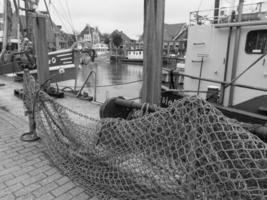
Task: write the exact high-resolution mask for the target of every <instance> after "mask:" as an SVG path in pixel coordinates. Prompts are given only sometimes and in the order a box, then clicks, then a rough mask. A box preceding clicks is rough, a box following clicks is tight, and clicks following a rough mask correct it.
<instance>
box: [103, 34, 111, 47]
mask: <svg viewBox="0 0 267 200" xmlns="http://www.w3.org/2000/svg"><path fill="white" fill-rule="evenodd" d="M102 41H103V42H104V43H105V44H107V45H109V43H110V35H109V34H108V33H103V35H102Z"/></svg>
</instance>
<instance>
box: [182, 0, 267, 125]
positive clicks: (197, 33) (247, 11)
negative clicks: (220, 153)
mask: <svg viewBox="0 0 267 200" xmlns="http://www.w3.org/2000/svg"><path fill="white" fill-rule="evenodd" d="M216 2H217V4H215V5H217V6H218V2H219V0H217V1H216ZM190 17H191V18H190V26H189V27H188V43H187V53H186V60H185V72H184V73H183V75H184V91H185V93H184V94H186V95H196V94H197V95H199V96H201V97H203V98H204V99H207V100H210V101H212V102H214V103H216V104H218V105H220V106H222V107H224V108H233V109H232V110H231V111H230V112H232V111H233V110H234V109H237V110H238V111H237V113H239V114H240V112H247V113H246V114H248V115H250V114H249V113H253V115H254V114H256V115H257V117H258V119H263V118H266V116H267V87H266V86H267V62H266V59H267V57H266V56H265V55H266V52H267V51H266V50H267V2H259V3H256V4H248V5H247V4H243V3H241V4H240V5H235V6H234V7H229V8H226V7H219V6H218V7H216V8H215V10H205V11H203V12H202V11H196V12H191V14H190ZM180 74H181V73H180ZM235 114H236V113H235ZM236 115H237V114H236ZM262 117H263V118H262ZM266 119H267V118H266ZM266 119H265V120H266ZM245 121H246V120H245ZM255 122H256V121H255ZM258 122H260V121H257V123H258Z"/></svg>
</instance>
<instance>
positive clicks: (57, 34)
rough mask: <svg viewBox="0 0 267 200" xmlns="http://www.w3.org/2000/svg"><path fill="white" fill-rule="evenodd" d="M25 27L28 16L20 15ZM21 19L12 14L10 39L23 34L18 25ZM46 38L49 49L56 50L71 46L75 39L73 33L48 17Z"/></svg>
mask: <svg viewBox="0 0 267 200" xmlns="http://www.w3.org/2000/svg"><path fill="white" fill-rule="evenodd" d="M20 19H21V22H22V26H23V29H25V28H26V18H25V16H24V15H21V16H20ZM18 24H19V19H18V17H17V16H16V15H15V14H13V15H12V30H11V33H10V36H9V37H10V39H11V40H14V39H18V38H20V37H21V36H20V35H19V31H18V28H19V26H18ZM2 35H3V14H1V13H0V37H2ZM46 39H47V43H48V50H49V51H54V50H57V49H66V48H70V47H71V46H72V44H73V43H74V41H75V37H74V35H73V34H68V33H65V32H64V31H62V30H61V26H56V25H55V24H54V23H53V25H52V24H51V21H50V20H49V19H48V18H47V20H46Z"/></svg>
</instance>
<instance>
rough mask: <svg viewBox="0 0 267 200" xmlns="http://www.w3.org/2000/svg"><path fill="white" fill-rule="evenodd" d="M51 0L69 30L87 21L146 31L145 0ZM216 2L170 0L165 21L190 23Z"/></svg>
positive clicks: (134, 33)
mask: <svg viewBox="0 0 267 200" xmlns="http://www.w3.org/2000/svg"><path fill="white" fill-rule="evenodd" d="M0 1H1V0H0ZM50 1H51V3H49V0H47V2H48V4H49V10H50V12H51V17H52V19H53V21H55V22H56V23H57V24H59V25H60V24H61V25H62V26H63V30H65V31H67V32H72V31H73V29H74V30H75V31H77V32H80V31H81V30H82V29H83V28H84V27H85V25H86V24H90V26H94V27H95V26H97V27H98V28H99V30H100V32H101V33H111V32H112V31H113V30H115V29H118V30H120V31H123V32H125V33H126V34H127V35H128V36H129V37H131V38H133V39H137V38H138V37H139V36H140V35H141V34H142V32H143V7H144V0H50ZM213 4H214V0H166V4H165V23H169V24H171V23H183V22H186V23H187V22H188V21H189V12H190V11H194V10H197V9H199V8H200V9H206V8H210V9H211V8H212V7H213ZM39 10H45V6H44V4H43V0H40V5H39ZM70 16H71V17H70Z"/></svg>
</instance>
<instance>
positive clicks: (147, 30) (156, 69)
mask: <svg viewBox="0 0 267 200" xmlns="http://www.w3.org/2000/svg"><path fill="white" fill-rule="evenodd" d="M164 9H165V0H160V1H155V0H144V75H143V77H144V78H143V80H144V81H143V86H142V102H143V103H145V102H146V103H150V104H156V105H159V104H160V97H161V67H162V45H163V28H164V27H163V26H164Z"/></svg>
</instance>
